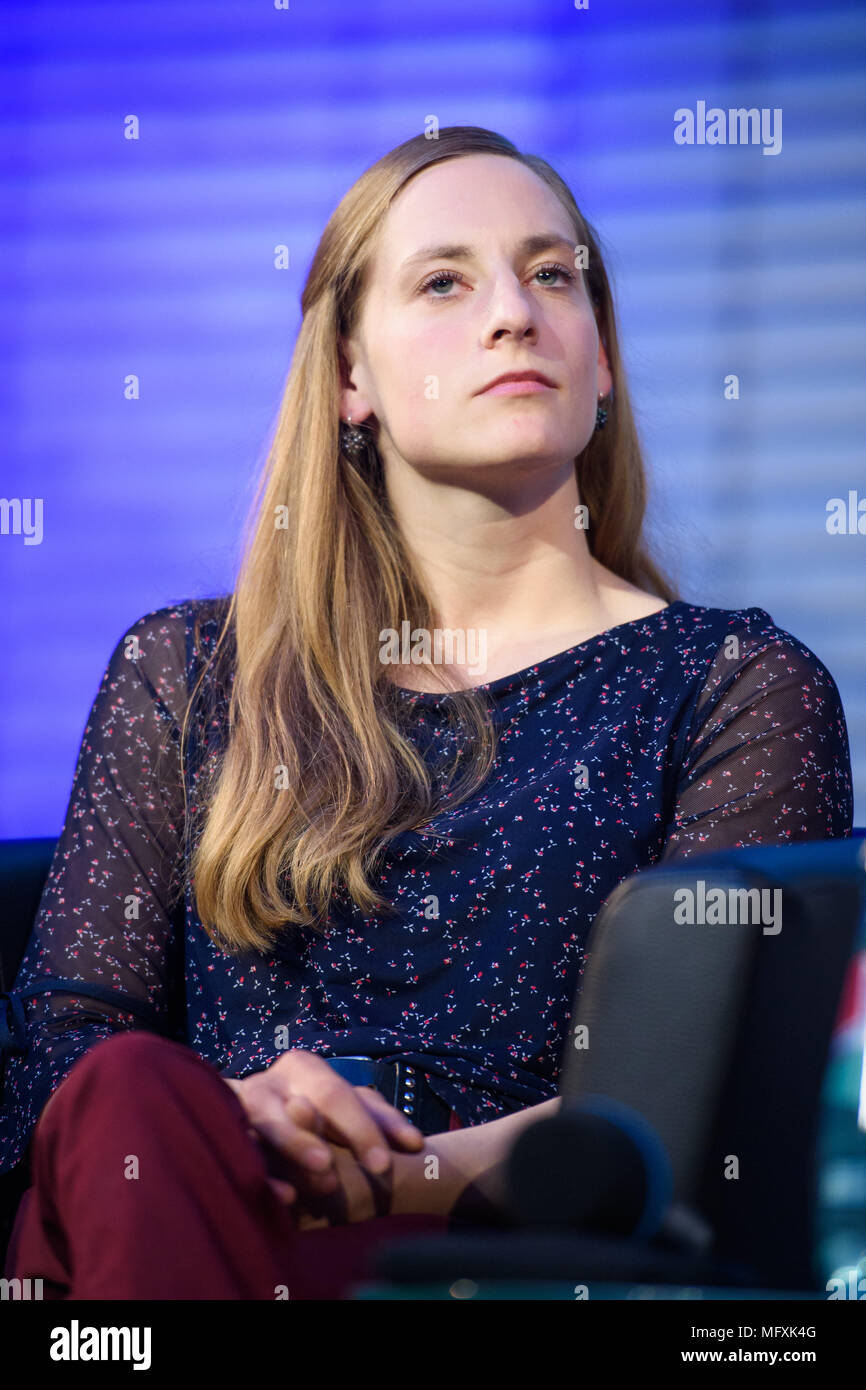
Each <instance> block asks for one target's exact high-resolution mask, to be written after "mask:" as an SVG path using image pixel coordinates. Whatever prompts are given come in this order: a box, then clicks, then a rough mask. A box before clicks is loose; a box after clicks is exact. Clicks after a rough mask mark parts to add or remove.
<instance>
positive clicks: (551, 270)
mask: <svg viewBox="0 0 866 1390" xmlns="http://www.w3.org/2000/svg"><path fill="white" fill-rule="evenodd" d="M532 274H533V275H554V274H555V275H561V276H562V277H563V278H564V279H565V280H566V281H567V282H568V283H569V284H573V283H574V280H575V279H576V276H575V274H574V272H573V271H571V270H569V269H568V268H567V267H566V266H564V265H560V264H559V263H558V262H556V263H552V264H550V265H540V266H538V268H537V269H536V270H534V271H533V272H532ZM465 279H466V277H465V275H461V274H460V271H459V270H437V271H436V273H435V274H434V275H431V276H429V277H428V279H426V280H425V281H424V283H423V285H421V286H420V287H419V290H418V293H419V294H420V295H427V291H428V290H429V289H432V288H433V287H434V286H435V285H447V284H451V283H454V284H462V283H463V281H464V280H465ZM546 288H548V289H558V288H560V286H557V285H548V286H546ZM427 298H429V299H453V298H454V296H453V295H452V294H433V295H427Z"/></svg>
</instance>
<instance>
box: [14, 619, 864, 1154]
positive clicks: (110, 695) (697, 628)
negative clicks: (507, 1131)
mask: <svg viewBox="0 0 866 1390" xmlns="http://www.w3.org/2000/svg"><path fill="white" fill-rule="evenodd" d="M225 601H226V600H225V598H217V599H194V600H189V601H187V602H183V603H179V604H177V605H175V606H173V607H167V608H161V609H159V610H157V611H156V612H153V613H149V614H146V615H145V616H144V617H143V618H140V619H139V620H138V621H137V622H136V623H134V624H133V626H132V627H131V628H130V629H129V632H128V633H127V634H125V635H124V637H123V638H122V639H121V640H120V641H119V642H118V644H117V646H116V648H115V650H114V652H113V653H112V656H111V658H110V661H109V664H108V667H107V669H106V671H105V674H104V676H103V679H102V682H101V685H100V687H99V690H98V692H97V695H96V698H95V701H94V704H93V707H92V710H91V713H90V716H89V719H88V722H87V726H86V728H85V731H84V736H83V740H82V744H81V751H80V753H79V757H78V762H77V766H76V771H75V775H74V781H73V786H72V792H71V796H70V801H69V807H68V810H67V814H66V819H65V823H64V826H63V830H62V833H61V836H60V839H59V842H58V845H57V849H56V852H55V855H54V859H53V863H52V867H51V871H50V874H49V877H48V880H47V882H46V884H45V889H44V892H43V896H42V900H41V904H40V908H39V913H38V917H37V920H36V922H35V924H34V928H33V931H32V933H31V936H30V939H29V943H28V946H27V950H26V953H25V955H24V958H23V960H22V963H21V966H20V969H19V971H18V975H17V977H16V980H15V983H14V987H13V990H12V991H11V993H10V996H9V997H8V999H7V1000H6V1001H5V1009H6V1025H5V1035H6V1043H5V1048H4V1053H5V1057H6V1069H5V1072H6V1074H5V1086H4V1097H3V1108H2V1111H0V1171H6V1170H8V1169H9V1168H11V1167H12V1166H13V1165H14V1164H15V1163H16V1162H17V1161H18V1159H19V1158H20V1157H21V1156H22V1155H23V1154H24V1153H25V1152H26V1150H27V1146H28V1144H29V1141H30V1138H31V1136H32V1131H33V1127H34V1125H35V1123H36V1120H37V1118H38V1116H39V1113H40V1111H41V1110H42V1108H43V1106H44V1105H45V1103H46V1101H47V1100H48V1098H49V1096H50V1094H51V1092H52V1091H53V1090H54V1089H55V1087H56V1086H58V1085H59V1083H60V1081H61V1080H62V1079H63V1077H64V1076H65V1075H66V1073H67V1072H68V1071H69V1069H70V1067H71V1066H72V1065H73V1063H74V1062H75V1061H76V1060H77V1059H78V1058H79V1057H80V1056H81V1055H82V1054H83V1053H84V1052H86V1051H87V1049H88V1048H90V1047H92V1046H93V1045H94V1044H95V1043H96V1042H98V1041H99V1040H100V1039H102V1038H106V1037H109V1036H110V1035H111V1034H112V1033H114V1032H115V1031H117V1030H118V1029H119V1028H141V1027H144V1028H149V1029H152V1030H154V1031H156V1032H158V1033H162V1034H164V1035H165V1036H168V1037H172V1038H175V1039H177V1040H179V1041H181V1042H184V1043H186V1044H188V1045H189V1046H190V1047H191V1048H192V1049H193V1050H194V1051H195V1052H196V1053H198V1054H199V1055H200V1056H201V1057H203V1058H204V1059H205V1060H206V1061H208V1062H210V1063H212V1064H213V1066H214V1067H216V1068H217V1069H219V1070H220V1071H221V1072H224V1073H225V1074H226V1075H230V1076H236V1077H241V1076H245V1075H247V1074H248V1073H250V1072H254V1071H258V1070H261V1069H262V1068H264V1067H267V1066H269V1065H270V1064H271V1063H272V1062H274V1061H275V1060H276V1059H277V1058H278V1057H279V1056H280V1055H281V1050H280V1049H281V1048H283V1047H284V1046H285V1045H286V1044H285V1036H286V1035H285V1032H284V1031H283V1032H282V1033H281V1034H280V1033H279V1032H278V1030H285V1029H286V1028H287V1029H288V1046H290V1047H294V1048H307V1049H310V1050H312V1051H315V1052H319V1053H321V1054H323V1055H326V1056H327V1055H331V1056H335V1055H339V1054H341V1053H351V1054H358V1053H360V1054H365V1055H370V1056H373V1057H384V1058H387V1057H393V1056H402V1057H405V1058H407V1059H408V1060H409V1061H411V1062H414V1063H416V1064H417V1065H418V1066H419V1067H420V1068H421V1069H422V1070H423V1071H424V1072H425V1073H426V1074H427V1076H428V1079H429V1082H430V1084H431V1086H432V1088H433V1090H434V1091H435V1092H436V1093H437V1094H438V1095H439V1096H440V1097H441V1098H442V1099H443V1100H445V1101H446V1102H447V1104H448V1105H449V1106H451V1107H452V1108H453V1109H454V1110H455V1111H456V1112H457V1114H458V1116H459V1117H460V1119H461V1120H462V1121H463V1123H464V1124H470V1125H471V1124H478V1123H482V1122H484V1121H486V1120H490V1119H495V1118H496V1117H497V1116H499V1115H503V1114H506V1113H508V1112H509V1111H513V1110H518V1109H521V1108H523V1107H524V1106H528V1105H534V1104H537V1103H538V1102H540V1101H543V1100H547V1099H549V1098H550V1097H552V1096H555V1095H556V1094H557V1089H558V1086H557V1083H558V1075H559V1068H560V1062H561V1058H562V1056H563V1052H564V1047H565V1043H566V1039H567V1033H568V1027H569V1021H570V1017H571V1011H572V1008H573V1005H574V1002H575V997H576V994H577V991H578V990H579V988H580V981H581V975H582V972H583V968H584V962H585V946H586V940H587V934H588V932H589V928H590V926H591V924H592V921H593V918H594V917H595V916H596V914H597V913H598V911H599V909H600V907H601V906H602V904H603V903H604V901H605V899H606V898H607V897H608V895H609V894H610V893H611V892H612V890H613V889H614V888H615V887H616V885H617V884H618V883H619V882H620V881H621V880H622V879H624V878H626V877H627V876H628V875H630V874H632V873H633V872H634V871H635V870H637V869H640V868H644V867H648V866H650V865H652V864H656V863H660V862H665V863H668V862H670V861H672V860H678V859H683V858H685V857H687V856H692V855H695V854H699V853H703V852H710V851H714V850H718V849H725V848H735V847H739V846H745V845H756V844H782V843H785V842H788V841H797V840H809V839H823V838H838V837H843V836H848V835H850V833H851V829H852V816H853V801H852V785H851V761H850V753H849V746H848V733H847V729H846V725H845V717H844V713H843V710H842V705H841V701H840V697H839V692H838V690H837V688H836V685H835V682H834V680H833V678H832V676H831V675H830V673H829V672H828V670H827V669H826V667H825V666H824V665H823V664H822V662H821V661H820V660H819V659H818V657H817V656H815V655H814V653H813V652H811V651H810V650H809V648H808V647H806V646H804V645H803V644H802V643H801V642H799V641H798V640H797V639H796V638H794V637H792V636H791V635H790V634H789V633H787V632H785V631H784V630H782V629H780V628H778V627H776V626H775V624H774V623H773V621H772V619H771V618H770V616H769V615H768V614H767V613H766V612H765V611H764V610H763V609H761V608H747V609H740V610H732V609H722V608H707V607H700V606H698V605H695V604H691V603H687V602H685V601H682V600H680V601H677V602H675V603H672V604H670V605H668V607H666V608H664V609H661V610H660V611H658V612H656V613H653V614H651V615H650V616H649V617H645V618H639V619H636V620H634V621H632V622H626V623H620V624H618V625H617V626H616V627H612V628H610V629H608V630H607V631H606V632H603V633H600V634H598V635H597V636H595V637H591V638H589V639H588V640H586V641H584V642H580V643H578V645H577V646H574V647H571V648H569V650H568V651H565V652H561V653H559V654H557V655H555V656H551V657H548V658H547V659H546V660H544V661H540V662H539V663H538V664H537V665H535V666H531V667H528V668H527V669H526V670H523V671H519V672H517V673H515V674H514V675H510V676H504V677H502V678H501V679H499V680H495V681H491V682H489V683H488V684H487V685H486V687H485V689H487V690H488V692H489V693H490V696H491V697H492V700H493V704H494V712H495V718H496V720H497V723H498V727H499V729H500V733H499V751H498V754H497V759H496V763H495V765H494V767H493V769H492V771H491V773H490V775H489V777H488V779H487V781H486V782H485V784H484V786H483V787H482V788H481V790H480V792H477V793H476V794H475V796H474V798H472V799H471V800H470V801H467V802H464V803H463V804H462V805H459V806H454V807H453V808H452V809H448V806H447V802H446V804H445V808H444V809H443V810H442V811H441V813H440V814H439V816H438V817H437V818H436V820H435V821H434V822H433V825H434V826H435V828H436V829H438V830H441V831H444V832H446V833H447V840H446V841H445V842H444V843H443V842H438V844H437V842H436V841H435V840H434V839H433V838H432V837H431V836H430V835H429V834H427V833H425V832H424V831H417V832H416V831H412V832H408V833H404V834H401V835H399V836H398V837H396V838H395V839H393V840H392V841H391V842H390V844H389V846H388V849H387V854H386V857H384V858H383V860H382V861H381V864H380V867H379V870H378V872H377V873H376V875H375V881H376V883H377V887H378V888H379V889H380V891H381V892H382V893H383V894H384V896H385V897H386V898H387V899H388V900H389V901H390V902H392V903H393V904H394V906H395V907H396V908H397V913H396V914H392V915H384V914H379V915H377V916H372V917H365V916H364V914H363V913H362V912H361V911H360V909H359V908H358V907H357V906H356V905H355V904H354V903H353V902H352V900H351V899H350V898H348V897H347V896H342V897H341V895H340V894H338V895H337V896H336V898H335V901H334V904H333V906H332V910H331V912H330V914H329V917H328V921H327V924H326V930H325V933H324V935H322V934H321V933H315V932H313V931H312V930H308V929H304V928H298V927H291V928H290V929H288V930H287V932H286V934H285V937H284V938H281V940H280V943H279V945H278V946H277V948H276V949H274V951H273V953H272V954H270V955H264V954H261V953H253V952H250V953H249V954H247V955H244V956H242V957H238V956H230V955H228V954H225V953H224V952H223V951H222V950H220V949H218V948H217V947H216V946H215V945H214V944H213V942H212V941H211V939H210V937H209V936H208V935H207V933H206V932H205V930H204V929H203V927H202V925H201V922H200V921H199V919H198V917H197V914H196V910H195V906H194V902H193V898H192V893H191V890H190V888H189V887H188V885H185V884H184V865H185V863H186V861H187V857H188V855H189V853H190V848H191V839H190V835H189V827H188V825H187V823H186V821H185V817H184V805H183V778H184V777H185V778H186V779H187V781H186V785H187V790H188V793H189V803H190V806H191V807H194V805H195V795H196V785H197V777H198V773H199V769H200V767H201V765H202V757H203V754H202V750H206V749H207V748H208V747H209V746H211V745H212V742H213V740H214V739H215V738H216V739H217V741H218V739H219V736H220V730H221V729H223V730H224V728H225V723H224V721H225V714H226V711H227V701H226V698H225V696H224V695H223V696H222V697H219V696H218V695H215V697H214V700H213V701H212V702H211V704H210V705H209V706H208V704H207V701H205V702H204V703H203V704H202V706H201V709H202V711H204V712H202V713H199V714H198V715H197V717H196V720H195V721H194V732H195V738H194V739H193V741H192V746H191V749H190V754H189V758H188V760H187V765H186V767H185V768H182V767H181V762H180V743H179V739H180V722H181V719H182V716H183V705H184V701H185V699H186V695H187V690H188V688H191V685H190V682H192V681H193V680H194V679H195V678H196V677H197V675H198V673H199V672H200V670H201V663H202V661H203V659H204V658H205V657H206V656H207V655H208V654H209V653H210V652H211V651H212V650H213V647H214V644H215V642H216V638H217V636H218V634H219V630H220V619H221V616H222V614H223V613H224V604H225ZM131 637H134V638H137V653H138V654H137V655H135V654H134V651H135V645H136V644H132V643H130V641H129V639H130V638H131ZM203 684H204V686H205V687H206V686H207V679H206V680H205V682H204V683H203ZM395 698H396V699H397V700H398V701H402V702H404V703H408V705H409V707H410V708H409V710H408V711H406V712H407V713H409V714H412V715H414V716H415V723H414V725H413V726H412V728H413V732H412V735H411V736H412V737H413V738H416V739H418V740H420V742H419V743H418V745H417V746H418V747H419V749H420V750H422V751H423V754H424V756H425V757H429V756H430V754H431V752H432V750H434V749H435V750H436V751H437V754H438V753H440V752H442V751H443V750H445V751H447V741H448V740H449V739H451V738H453V737H455V736H456V735H455V730H454V726H453V724H452V723H450V722H449V719H448V717H447V714H448V704H449V697H448V696H447V695H442V694H433V693H427V692H411V691H408V690H401V691H399V692H396V693H395ZM136 914H137V915H136ZM2 1022H3V1016H2V1013H0V1027H2Z"/></svg>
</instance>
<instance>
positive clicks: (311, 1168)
mask: <svg viewBox="0 0 866 1390" xmlns="http://www.w3.org/2000/svg"><path fill="white" fill-rule="evenodd" d="M247 1115H248V1118H249V1119H250V1120H251V1121H252V1123H253V1125H254V1126H255V1128H256V1129H257V1130H258V1132H259V1134H260V1135H262V1136H263V1138H264V1139H265V1140H266V1141H267V1142H268V1143H269V1144H271V1145H272V1147H273V1148H274V1149H275V1150H276V1151H277V1152H278V1153H279V1154H281V1155H282V1156H283V1157H284V1158H285V1159H287V1160H288V1161H289V1162H291V1163H295V1164H298V1165H299V1167H300V1168H302V1169H304V1170H305V1171H306V1172H307V1174H308V1176H309V1177H311V1178H312V1177H314V1176H321V1175H323V1174H326V1173H328V1172H329V1170H330V1169H332V1168H333V1158H332V1155H331V1151H330V1149H329V1148H328V1146H327V1144H323V1143H322V1142H321V1140H320V1138H319V1136H318V1135H316V1134H313V1133H310V1131H309V1130H308V1129H306V1128H304V1127H303V1126H302V1125H299V1124H297V1123H296V1121H295V1120H294V1119H293V1118H292V1117H291V1116H290V1115H289V1114H288V1112H287V1106H286V1102H285V1100H284V1099H283V1098H282V1097H281V1096H280V1095H279V1093H278V1092H277V1091H275V1090H272V1089H269V1090H265V1089H262V1090H261V1091H260V1092H259V1094H258V1095H257V1096H256V1098H255V1105H254V1106H253V1107H252V1108H251V1110H248V1111H247Z"/></svg>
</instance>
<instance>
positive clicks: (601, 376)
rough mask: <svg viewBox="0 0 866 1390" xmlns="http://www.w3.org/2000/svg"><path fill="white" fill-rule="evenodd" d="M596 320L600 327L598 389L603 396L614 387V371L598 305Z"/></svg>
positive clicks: (607, 394) (597, 325) (608, 393)
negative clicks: (609, 358) (611, 368)
mask: <svg viewBox="0 0 866 1390" xmlns="http://www.w3.org/2000/svg"><path fill="white" fill-rule="evenodd" d="M594 312H595V322H596V327H597V328H598V389H599V392H600V393H601V395H602V396H609V395H610V393H611V391H612V389H613V373H612V372H611V370H610V362H609V361H608V357H607V348H606V347H605V342H604V330H603V328H602V324H601V321H600V318H599V310H598V307H597V306H596V308H595V310H594Z"/></svg>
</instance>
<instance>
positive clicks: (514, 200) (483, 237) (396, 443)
mask: <svg viewBox="0 0 866 1390" xmlns="http://www.w3.org/2000/svg"><path fill="white" fill-rule="evenodd" d="M547 237H550V238H551V244H550V245H541V244H540V242H539V240H538V239H540V238H547ZM529 238H536V244H535V246H532V245H529V244H528V241H529ZM443 247H447V248H449V249H448V250H447V252H445V251H442V250H439V252H438V253H437V250H436V248H443ZM461 248H462V249H461ZM574 260H575V240H574V230H573V228H572V226H571V222H570V219H569V217H568V215H567V213H566V211H565V208H564V207H563V206H562V204H561V203H560V202H559V199H558V198H557V197H556V195H555V193H554V192H553V191H552V189H550V188H549V187H548V186H547V184H546V183H545V182H544V181H543V180H542V179H540V178H539V177H538V176H537V175H536V174H534V173H533V172H532V170H531V169H528V168H527V167H526V166H525V165H523V164H520V163H518V161H516V160H514V159H508V158H504V157H502V156H499V155H488V154H473V155H466V156H462V157H460V158H458V159H452V160H447V161H445V162H444V163H442V164H435V165H433V166H431V167H430V168H428V169H425V170H424V171H423V172H422V173H420V174H417V175H416V176H415V177H414V178H413V180H412V181H411V183H409V184H408V185H407V187H406V188H404V189H403V190H402V191H401V192H400V193H399V194H398V196H397V197H396V198H395V200H394V202H393V203H392V205H391V207H390V208H389V210H388V213H387V215H386V217H385V219H384V221H383V224H382V227H381V229H380V234H379V237H378V239H377V243H376V248H375V253H374V257H373V261H372V264H371V267H370V273H369V277H368V282H367V289H366V293H365V296H364V302H363V306H362V312H361V318H360V322H359V325H358V329H357V332H356V334H355V335H354V337H353V338H352V339H349V340H348V341H346V342H344V343H343V349H344V353H345V355H346V358H347V361H348V364H349V366H350V376H349V381H350V383H351V385H350V386H348V387H346V389H345V390H344V391H343V397H342V402H341V406H342V410H341V413H342V415H343V416H344V417H345V416H346V415H351V416H352V420H353V422H354V423H359V422H361V421H363V420H368V423H370V424H371V425H373V424H374V422H373V421H372V420H369V419H368V417H370V416H371V415H374V416H375V418H376V421H378V431H377V438H378V445H379V451H380V453H381V455H382V457H383V459H384V460H385V463H386V466H387V464H388V462H389V460H392V459H394V457H395V456H396V457H399V458H402V459H403V460H404V461H405V462H406V463H407V464H409V465H410V466H412V467H414V468H417V469H419V470H421V471H423V472H425V473H429V474H431V475H432V474H435V475H436V476H438V477H442V476H447V474H448V473H454V472H455V470H459V469H467V468H474V469H476V470H477V469H486V468H493V467H495V466H496V465H500V466H501V465H502V464H503V463H506V462H521V461H525V462H526V463H528V464H529V465H533V464H544V463H547V464H558V465H561V464H564V463H566V462H570V461H572V460H573V459H574V458H575V457H576V455H578V454H579V453H580V452H581V451H582V449H584V447H585V446H586V444H587V443H588V441H589V439H590V437H591V435H592V432H593V428H594V426H595V412H596V405H597V399H598V394H599V392H602V393H604V394H605V395H607V393H608V391H609V390H610V388H611V376H610V372H609V370H608V365H607V359H606V356H605V352H604V348H603V346H602V345H601V343H600V340H599V336H598V330H597V326H596V320H595V315H594V312H593V307H592V304H591V303H590V300H589V297H588V295H587V292H586V288H585V286H584V284H583V277H582V274H581V272H580V270H579V269H577V268H576V267H575V264H574ZM569 277H570V278H569ZM516 371H517V372H519V371H538V372H540V373H542V374H543V375H544V376H546V377H547V378H549V380H550V381H551V382H552V383H553V385H552V388H548V389H536V390H534V391H532V392H531V393H530V392H527V391H525V390H523V391H521V392H520V393H519V394H510V393H504V392H496V391H485V389H484V388H485V387H487V386H488V384H489V383H490V382H491V381H493V380H494V378H496V377H498V376H500V375H502V374H503V373H507V372H516ZM353 388H354V389H353ZM374 428H375V425H374Z"/></svg>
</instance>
